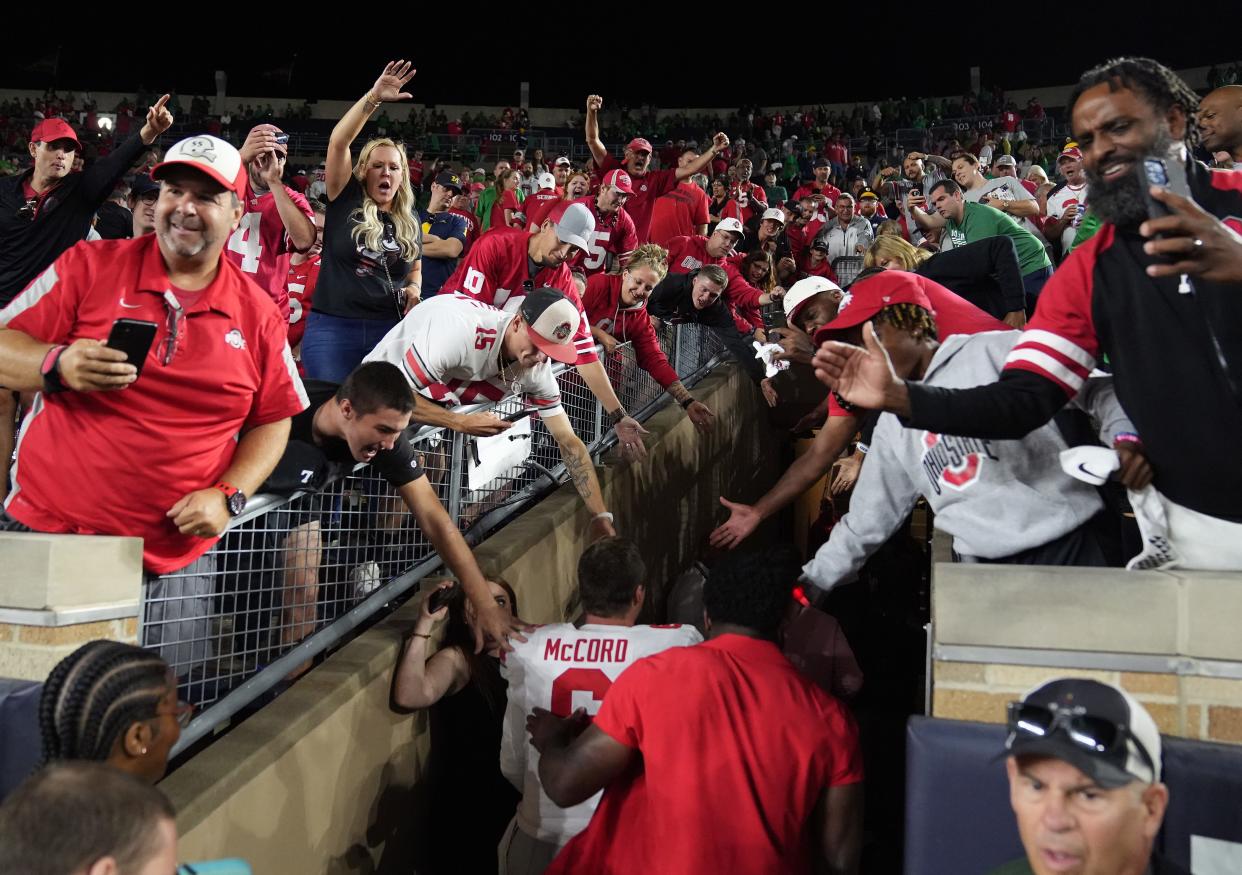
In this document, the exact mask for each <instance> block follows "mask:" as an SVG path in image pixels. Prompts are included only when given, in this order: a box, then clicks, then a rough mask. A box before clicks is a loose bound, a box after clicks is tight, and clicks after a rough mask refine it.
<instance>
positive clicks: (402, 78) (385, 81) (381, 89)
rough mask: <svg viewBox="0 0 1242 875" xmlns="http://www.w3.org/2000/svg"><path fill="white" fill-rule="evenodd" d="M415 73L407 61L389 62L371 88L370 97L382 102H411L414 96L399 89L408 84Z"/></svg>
mask: <svg viewBox="0 0 1242 875" xmlns="http://www.w3.org/2000/svg"><path fill="white" fill-rule="evenodd" d="M417 72H418V71H417V70H415V69H414V68H413V67H412V66H410V62H409V61H390V62H389V63H388V66H386V67H385V68H384V72H383V73H381V74H380V77H379V78H378V79H376V80H375V84H374V85H372V86H371V97H373V98H374V99H375V100H380V101H384V102H391V101H396V100H412V99H413V98H414V95H413V94H410V93H409V92H408V91H402V90H401V89H402V88H404V87H405V86H406V85H408V84H409V82H410V80H411V79H413V78H414V74H415V73H417Z"/></svg>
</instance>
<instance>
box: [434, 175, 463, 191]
mask: <svg viewBox="0 0 1242 875" xmlns="http://www.w3.org/2000/svg"><path fill="white" fill-rule="evenodd" d="M436 185H441V186H443V187H445V188H452V189H455V190H456V191H457V193H458V194H461V177H460V176H458V175H457V174H456V173H454V172H453V171H451V170H445V171H443V172H442V173H440V175H439V176H437V177H436Z"/></svg>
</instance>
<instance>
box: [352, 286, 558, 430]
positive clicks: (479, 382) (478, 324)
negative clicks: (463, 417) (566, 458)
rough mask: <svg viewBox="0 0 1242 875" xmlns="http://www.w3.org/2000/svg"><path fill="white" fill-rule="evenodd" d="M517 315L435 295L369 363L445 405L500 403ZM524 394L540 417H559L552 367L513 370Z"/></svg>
mask: <svg viewBox="0 0 1242 875" xmlns="http://www.w3.org/2000/svg"><path fill="white" fill-rule="evenodd" d="M515 315H516V314H514V313H506V312H504V311H503V310H497V309H496V308H495V307H492V306H489V305H488V304H484V303H483V302H482V301H478V300H475V299H474V298H468V297H466V296H465V295H436V296H435V297H434V298H431V299H430V300H427V301H423V302H422V303H421V304H419V305H418V306H417V307H415V308H414V309H413V310H411V311H410V312H409V314H408V315H407V316H406V317H405V318H404V319H402V320H401V321H400V322H398V323H397V324H396V325H395V326H393V328H392V330H391V331H389V332H388V333H387V334H386V335H384V339H383V340H381V341H380V342H379V343H378V344H376V346H375V349H373V350H371V351H370V352H369V353H367V356H366V358H364V359H363V361H364V362H389V363H390V364H394V365H396V366H397V367H399V368H401V370H402V372H403V373H404V374H405V377H406V379H407V380H409V381H410V385H411V386H413V387H414V389H415V391H417V392H419V393H420V394H422V395H425V396H426V397H428V398H430V399H432V400H433V401H438V402H440V403H441V404H445V405H448V406H449V407H455V406H457V405H458V404H480V403H484V402H486V401H499V400H500V399H501V398H504V397H505V396H506V395H508V394H509V393H510V391H511V389H512V380H510V379H505V378H502V376H501V373H500V343H501V342H502V340H503V339H504V336H505V331H506V330H507V329H508V327H509V323H510V322H512V321H513V319H514V317H515ZM505 376H506V377H515V378H516V383H517V386H518V390H519V393H520V394H521V395H522V396H523V397H524V398H525V400H526V403H528V404H530V405H531V406H532V407H534V408H535V409H536V410H538V411H539V414H540V415H541V416H545V417H546V416H557V415H560V414H563V413H564V412H565V411H564V409H563V408H562V407H561V390H560V386H558V385H557V382H556V377H554V376H553V375H552V365H551V364H550V363H548V362H544V363H543V364H540V365H536V366H535V367H533V368H529V369H526V370H519V369H517V368H516V367H515V366H514V365H510V366H509V369H508V370H507V371H506V374H505Z"/></svg>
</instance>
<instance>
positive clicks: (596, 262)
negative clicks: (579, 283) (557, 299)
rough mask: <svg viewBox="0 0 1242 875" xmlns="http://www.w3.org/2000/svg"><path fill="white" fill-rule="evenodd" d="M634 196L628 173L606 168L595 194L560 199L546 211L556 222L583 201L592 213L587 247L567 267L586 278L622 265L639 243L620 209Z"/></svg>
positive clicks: (548, 216) (629, 219)
mask: <svg viewBox="0 0 1242 875" xmlns="http://www.w3.org/2000/svg"><path fill="white" fill-rule="evenodd" d="M633 195H634V189H633V187H632V186H631V184H630V175H629V174H628V173H626V172H625V171H624V170H609V171H608V172H607V173H605V174H604V178H603V180H602V181H601V182H600V186H599V191H598V192H596V194H595V196H594V197H584V198H581V199H579V200H576V201H568V200H565V201H561V202H560V203H559V204H557V205H556V206H554V207H553V208H552V209H551V210H550V211H549V212H548V213H547V214H546V218H547V219H551V220H552V221H554V222H555V221H559V220H560V218H561V216H562V215H564V213H565V210H566V209H568V207H569V206H570V204H582V205H583V206H584V207H586V208H587V209H588V210H590V211H591V213H592V214H593V215H594V216H595V230H594V231H592V232H591V236H590V237H589V238H588V239H587V244H588V246H587V249H586V251H584V252H579V253H578V254H577V255H575V256H574V257H573V258H572V259H570V262H569V268H570V270H572V271H574V272H575V273H582V274H583V275H585V276H588V277H589V276H593V275H594V274H597V273H603V272H604V271H607V270H608V269H609V268H610V267H611V265H612V264H614V263H616V264H620V265H621V266H622V267H624V266H625V263H626V262H627V261H629V260H630V253H631V252H633V251H634V248H635V247H636V246H638V237H637V235H636V234H635V232H634V220H633V219H632V218H630V214H629V213H627V212H626V211H625V210H624V209H623V207H624V206H625V204H626V201H628V200H629V199H630V198H631V197H633Z"/></svg>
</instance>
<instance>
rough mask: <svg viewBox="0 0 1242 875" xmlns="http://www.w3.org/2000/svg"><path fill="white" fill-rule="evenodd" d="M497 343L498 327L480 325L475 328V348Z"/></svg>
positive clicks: (485, 347)
mask: <svg viewBox="0 0 1242 875" xmlns="http://www.w3.org/2000/svg"><path fill="white" fill-rule="evenodd" d="M495 345H496V329H495V328H484V327H483V326H481V325H480V326H478V327H476V328H475V329H474V348H475V349H487V348H488V347H489V346H495Z"/></svg>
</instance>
